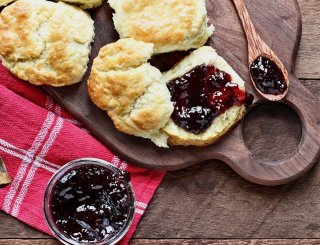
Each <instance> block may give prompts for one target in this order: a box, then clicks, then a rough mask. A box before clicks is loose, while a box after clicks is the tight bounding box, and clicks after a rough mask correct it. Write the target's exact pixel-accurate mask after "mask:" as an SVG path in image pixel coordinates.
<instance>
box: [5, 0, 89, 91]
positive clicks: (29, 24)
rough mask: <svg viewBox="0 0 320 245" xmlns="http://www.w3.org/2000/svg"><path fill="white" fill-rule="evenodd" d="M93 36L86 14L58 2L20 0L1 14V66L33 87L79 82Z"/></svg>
mask: <svg viewBox="0 0 320 245" xmlns="http://www.w3.org/2000/svg"><path fill="white" fill-rule="evenodd" d="M93 37H94V26H93V20H92V19H91V17H90V16H89V14H87V13H86V12H84V11H83V10H81V9H80V8H77V7H73V6H71V5H68V4H65V3H61V2H59V3H54V2H49V1H44V0H19V1H16V2H15V3H13V4H11V5H10V6H8V7H6V8H4V9H3V11H2V12H1V14H0V56H1V59H2V63H3V65H4V66H5V67H7V68H8V69H9V70H10V71H11V72H12V73H13V74H15V75H16V76H18V77H19V78H21V79H23V80H26V81H29V82H30V83H33V84H36V85H42V84H45V85H51V86H64V85H70V84H74V83H77V82H80V81H81V79H82V77H83V75H84V73H85V71H86V69H87V63H88V60H89V53H90V43H91V42H92V40H93Z"/></svg>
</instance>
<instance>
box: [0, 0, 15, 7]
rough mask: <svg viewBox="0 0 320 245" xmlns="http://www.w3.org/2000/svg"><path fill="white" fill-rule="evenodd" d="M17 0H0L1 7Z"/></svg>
mask: <svg viewBox="0 0 320 245" xmlns="http://www.w3.org/2000/svg"><path fill="white" fill-rule="evenodd" d="M14 1H15V0H0V7H1V6H6V5H8V4H9V3H11V2H14Z"/></svg>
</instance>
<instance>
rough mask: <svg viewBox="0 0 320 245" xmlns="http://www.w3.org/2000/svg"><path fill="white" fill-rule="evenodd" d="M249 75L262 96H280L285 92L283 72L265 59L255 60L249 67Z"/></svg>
mask: <svg viewBox="0 0 320 245" xmlns="http://www.w3.org/2000/svg"><path fill="white" fill-rule="evenodd" d="M250 73H251V77H252V79H253V81H254V83H255V85H256V87H257V88H258V89H259V90H260V91H261V92H262V93H264V94H271V95H281V94H283V93H284V92H285V91H286V90H287V87H288V85H287V83H286V80H285V77H284V75H283V72H282V71H281V69H280V68H279V67H278V66H277V64H276V63H275V62H274V61H272V60H270V59H269V58H267V57H264V56H259V57H258V58H256V59H255V61H254V62H253V63H252V64H251V66H250Z"/></svg>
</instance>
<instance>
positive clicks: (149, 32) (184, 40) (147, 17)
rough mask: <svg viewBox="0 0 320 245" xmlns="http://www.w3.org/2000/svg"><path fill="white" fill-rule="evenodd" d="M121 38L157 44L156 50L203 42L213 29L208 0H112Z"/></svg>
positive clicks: (168, 49) (190, 46)
mask: <svg viewBox="0 0 320 245" xmlns="http://www.w3.org/2000/svg"><path fill="white" fill-rule="evenodd" d="M108 2H109V4H110V6H111V7H112V8H113V9H114V10H115V13H114V15H113V21H114V24H115V28H116V30H117V31H118V33H119V34H120V37H121V38H128V37H130V38H134V39H135V40H140V41H144V42H147V43H153V44H154V53H155V54H157V53H166V52H170V51H175V50H189V49H192V48H199V47H201V46H203V45H204V44H205V43H206V41H207V40H208V38H209V37H210V36H211V35H212V33H213V29H214V28H213V26H212V25H210V26H208V18H207V10H206V4H205V0H161V1H159V0H108Z"/></svg>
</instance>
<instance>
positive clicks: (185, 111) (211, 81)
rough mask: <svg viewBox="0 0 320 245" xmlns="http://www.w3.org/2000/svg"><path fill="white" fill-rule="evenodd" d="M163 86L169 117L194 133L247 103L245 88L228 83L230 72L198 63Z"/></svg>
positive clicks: (230, 80)
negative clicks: (166, 91)
mask: <svg viewBox="0 0 320 245" xmlns="http://www.w3.org/2000/svg"><path fill="white" fill-rule="evenodd" d="M167 86H168V88H169V91H170V93H171V100H172V102H173V105H174V111H173V113H172V115H171V118H172V120H173V121H174V122H175V124H177V125H178V126H180V127H182V128H183V129H185V130H187V131H189V132H191V133H194V134H201V133H203V132H204V131H205V130H206V129H207V128H208V127H209V126H210V125H211V123H212V121H213V119H214V118H215V117H217V116H218V115H221V114H223V113H224V112H225V111H226V110H228V109H229V108H231V107H232V106H235V105H237V106H240V105H242V104H244V103H246V102H247V99H246V93H245V91H243V90H241V89H240V88H239V86H238V85H237V84H236V83H234V82H232V77H231V75H229V74H228V73H226V72H224V71H221V70H219V69H217V68H216V67H215V66H213V65H199V66H197V67H195V68H194V69H192V70H191V71H189V72H187V73H186V74H184V75H183V76H182V77H179V78H176V79H174V80H172V81H170V82H169V83H168V85H167Z"/></svg>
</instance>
